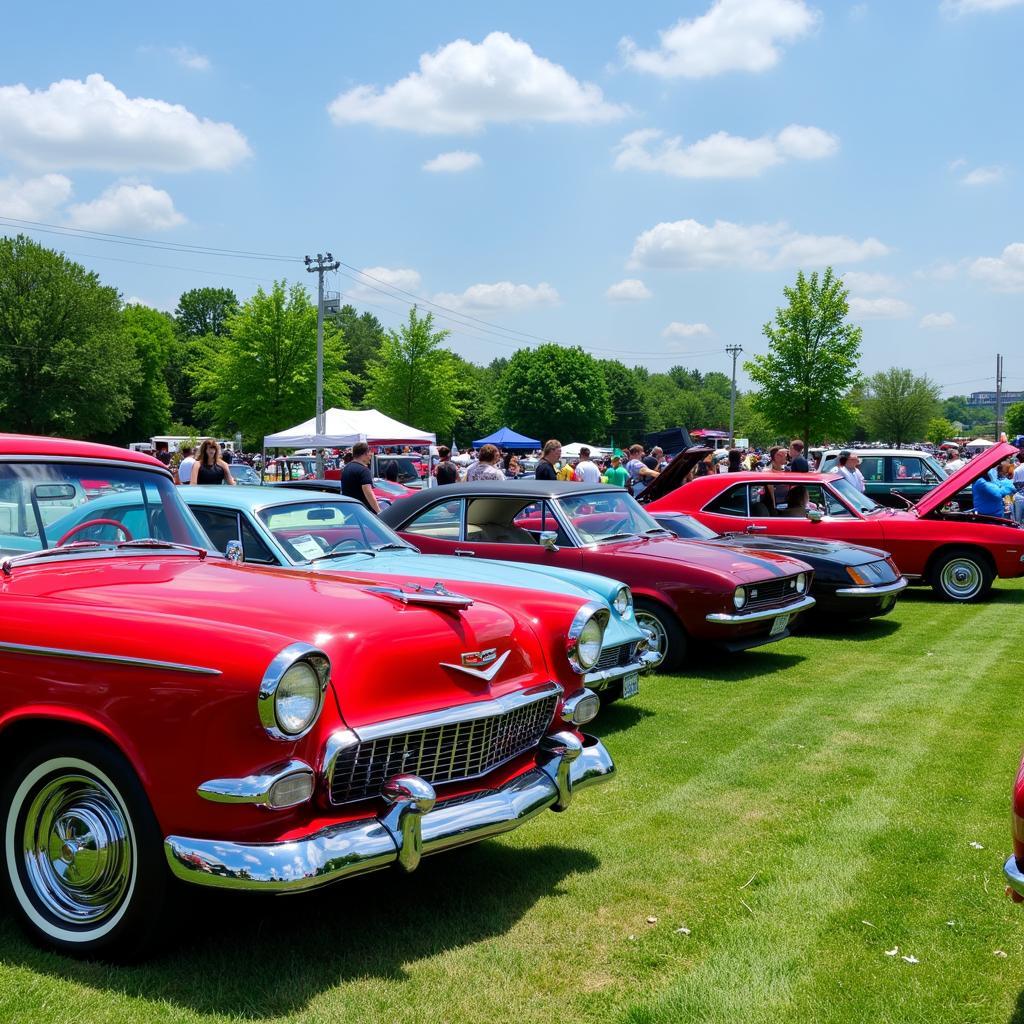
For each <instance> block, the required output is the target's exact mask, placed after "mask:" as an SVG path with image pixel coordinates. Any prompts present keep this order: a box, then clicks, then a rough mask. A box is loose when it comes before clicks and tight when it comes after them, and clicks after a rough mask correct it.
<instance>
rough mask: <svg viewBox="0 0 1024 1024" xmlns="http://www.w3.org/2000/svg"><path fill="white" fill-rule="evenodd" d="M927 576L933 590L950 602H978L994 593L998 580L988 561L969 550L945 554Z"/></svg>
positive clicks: (951, 551)
mask: <svg viewBox="0 0 1024 1024" xmlns="http://www.w3.org/2000/svg"><path fill="white" fill-rule="evenodd" d="M928 576H929V582H930V583H931V585H932V589H933V590H934V591H935V592H936V593H937V594H941V595H942V597H944V598H946V599H947V600H950V601H979V600H981V599H982V598H983V597H985V596H986V595H987V594H988V592H989V591H990V590H991V589H992V581H993V580H994V579H995V573H994V572H993V570H992V565H991V563H990V562H989V560H988V559H987V558H986V557H985V556H984V555H983V554H981V553H979V552H977V551H973V550H971V549H970V548H954V549H952V550H950V551H946V552H944V553H943V554H941V555H940V556H939V557H938V558H937V559H936V560H935V564H934V565H933V566H932V567H931V570H930V572H929V574H928Z"/></svg>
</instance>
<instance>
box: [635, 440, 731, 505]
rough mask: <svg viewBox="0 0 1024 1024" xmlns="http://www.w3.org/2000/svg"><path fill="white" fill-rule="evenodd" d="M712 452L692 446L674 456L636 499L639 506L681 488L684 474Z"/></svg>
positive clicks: (700, 446) (698, 446)
mask: <svg viewBox="0 0 1024 1024" xmlns="http://www.w3.org/2000/svg"><path fill="white" fill-rule="evenodd" d="M713 451H714V448H707V447H705V446H703V445H694V446H693V447H692V448H687V449H686V450H685V451H682V452H680V453H679V454H678V455H676V456H675V457H674V458H673V459H672V461H671V462H670V463H669V464H668V465H667V466H666V467H665V468H664V469H663V470H662V471H661V474H660V475H659V476H658V478H657V479H656V480H652V481H651V482H650V483H649V484H648V485H647V486H646V487H645V488H644V489H643V491H642V492H641V493H640V495H639V496H638V497H637V499H636V500H637V501H639V502H640V504H641V505H649V504H650V503H651V502H652V501H657V500H658V499H659V498H664V497H665V495H666V494H669V493H671V492H672V491H674V490H675V489H676V488H677V487H681V486H682V484H683V480H684V478H685V477H686V474H687V473H689V472H690V470H691V469H693V467H694V466H696V465H697V463H698V462H700V461H701V459H704V458H707V456H708V455H710V454H711V453H712V452H713Z"/></svg>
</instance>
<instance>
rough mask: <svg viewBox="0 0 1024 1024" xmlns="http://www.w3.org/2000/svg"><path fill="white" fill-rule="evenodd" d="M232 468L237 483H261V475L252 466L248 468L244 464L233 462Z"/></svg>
mask: <svg viewBox="0 0 1024 1024" xmlns="http://www.w3.org/2000/svg"><path fill="white" fill-rule="evenodd" d="M230 468H231V475H232V476H233V477H234V478H235V483H238V484H258V483H259V482H260V475H259V473H257V472H256V470H255V469H253V468H252V466H247V465H246V464H245V463H244V462H233V463H232V464H231V467H230Z"/></svg>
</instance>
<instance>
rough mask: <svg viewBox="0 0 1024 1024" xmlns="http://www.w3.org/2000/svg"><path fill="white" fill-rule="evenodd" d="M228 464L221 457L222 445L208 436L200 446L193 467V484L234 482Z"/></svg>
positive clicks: (191, 481)
mask: <svg viewBox="0 0 1024 1024" xmlns="http://www.w3.org/2000/svg"><path fill="white" fill-rule="evenodd" d="M234 482H235V478H234V477H233V476H232V475H231V470H230V469H228V464H227V463H226V462H225V461H224V460H223V459H222V458H221V455H220V445H219V444H217V442H216V441H214V440H213V439H212V438H208V439H207V440H205V441H204V442H203V443H202V444H201V445H200V446H199V455H198V457H197V458H196V463H195V465H194V466H193V467H192V479H191V480H190V481H189V483H192V484H234Z"/></svg>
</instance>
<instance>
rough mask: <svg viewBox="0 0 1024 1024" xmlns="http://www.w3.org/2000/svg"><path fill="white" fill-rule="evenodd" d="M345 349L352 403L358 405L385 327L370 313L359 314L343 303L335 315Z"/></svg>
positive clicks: (352, 307) (360, 403)
mask: <svg viewBox="0 0 1024 1024" xmlns="http://www.w3.org/2000/svg"><path fill="white" fill-rule="evenodd" d="M335 319H336V322H337V324H338V326H339V327H340V328H341V330H342V333H343V334H344V336H345V348H346V349H347V350H348V355H347V357H346V361H345V366H346V369H347V370H348V371H349V373H351V374H352V403H353V405H355V406H356V407H357V408H361V407H362V405H363V400H364V398H365V396H366V386H367V383H368V381H367V377H366V367H367V366H368V365H369V363H370V362H371V361H372V360H374V359H375V358H376V357H377V355H378V353H379V352H380V346H381V343H382V342H383V341H384V328H383V326H382V325H381V322H380V321H379V320H378V319H377V318H376V317H375V316H374V315H373V314H372V313H363V314H360V313H359V311H358V310H357V309H356V308H355V306H347V305H346V306H342V307H341V310H340V312H339V313H338V315H337V317H336V318H335Z"/></svg>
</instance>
